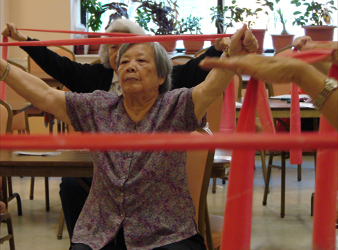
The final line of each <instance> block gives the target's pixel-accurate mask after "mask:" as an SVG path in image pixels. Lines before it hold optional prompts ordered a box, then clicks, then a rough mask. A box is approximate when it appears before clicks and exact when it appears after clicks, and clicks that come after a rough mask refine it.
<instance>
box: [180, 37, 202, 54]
mask: <svg viewBox="0 0 338 250" xmlns="http://www.w3.org/2000/svg"><path fill="white" fill-rule="evenodd" d="M183 44H184V48H185V54H195V53H196V52H197V51H200V50H201V49H203V45H204V41H191V40H183Z"/></svg>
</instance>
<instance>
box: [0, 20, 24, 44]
mask: <svg viewBox="0 0 338 250" xmlns="http://www.w3.org/2000/svg"><path fill="white" fill-rule="evenodd" d="M1 35H3V36H6V37H10V38H12V39H13V40H15V41H27V38H28V37H27V36H26V35H25V34H23V33H21V32H20V30H18V29H17V28H16V26H15V24H14V23H7V25H6V26H5V28H4V29H3V30H2V32H1Z"/></svg>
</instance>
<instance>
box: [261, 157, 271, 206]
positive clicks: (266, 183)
mask: <svg viewBox="0 0 338 250" xmlns="http://www.w3.org/2000/svg"><path fill="white" fill-rule="evenodd" d="M272 159H273V152H270V155H269V163H268V171H267V173H266V180H265V188H264V196H263V206H265V205H266V203H267V199H268V193H269V185H270V178H271V169H272V167H271V165H272Z"/></svg>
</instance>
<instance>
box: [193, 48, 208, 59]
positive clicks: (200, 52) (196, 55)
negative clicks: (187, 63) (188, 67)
mask: <svg viewBox="0 0 338 250" xmlns="http://www.w3.org/2000/svg"><path fill="white" fill-rule="evenodd" d="M207 49H209V48H204V49H201V50H199V51H197V52H196V53H195V54H194V57H199V56H200V55H202V54H203V53H204V52H205V51H207Z"/></svg>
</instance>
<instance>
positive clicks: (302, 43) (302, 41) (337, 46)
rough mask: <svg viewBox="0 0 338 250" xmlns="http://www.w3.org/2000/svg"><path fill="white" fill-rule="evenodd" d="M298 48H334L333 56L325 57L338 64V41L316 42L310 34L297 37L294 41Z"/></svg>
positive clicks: (327, 60) (326, 60) (302, 49)
mask: <svg viewBox="0 0 338 250" xmlns="http://www.w3.org/2000/svg"><path fill="white" fill-rule="evenodd" d="M293 46H295V47H296V48H297V49H298V50H301V51H304V50H314V49H332V50H333V53H332V56H330V57H328V58H327V59H325V60H324V61H325V62H331V63H333V64H336V65H338V52H337V51H338V42H314V41H312V39H311V38H310V37H309V36H304V37H299V38H296V39H295V41H294V42H293Z"/></svg>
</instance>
